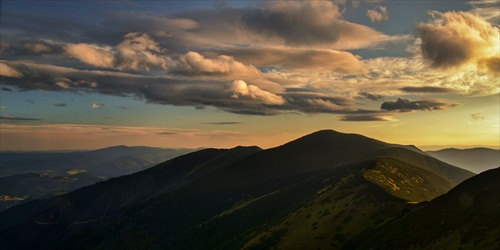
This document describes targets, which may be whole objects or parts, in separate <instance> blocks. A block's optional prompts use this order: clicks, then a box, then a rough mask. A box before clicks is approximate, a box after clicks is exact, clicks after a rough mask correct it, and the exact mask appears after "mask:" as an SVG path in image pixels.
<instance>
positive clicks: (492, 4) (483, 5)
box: [468, 0, 500, 26]
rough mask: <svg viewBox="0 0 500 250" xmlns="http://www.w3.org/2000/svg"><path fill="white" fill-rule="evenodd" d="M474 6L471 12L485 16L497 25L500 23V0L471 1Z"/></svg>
mask: <svg viewBox="0 0 500 250" xmlns="http://www.w3.org/2000/svg"><path fill="white" fill-rule="evenodd" d="M468 4H470V5H471V6H472V7H473V8H472V10H470V11H469V12H470V13H473V14H474V15H479V16H481V17H483V18H484V19H485V20H486V21H489V22H491V23H493V24H495V25H497V26H498V25H499V23H500V12H499V11H498V4H500V1H499V0H476V1H469V2H468Z"/></svg>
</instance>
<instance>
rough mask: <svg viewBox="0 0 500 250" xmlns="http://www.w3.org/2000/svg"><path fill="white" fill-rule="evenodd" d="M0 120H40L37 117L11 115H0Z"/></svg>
mask: <svg viewBox="0 0 500 250" xmlns="http://www.w3.org/2000/svg"><path fill="white" fill-rule="evenodd" d="M0 120H6V121H40V120H41V119H38V118H26V117H16V116H11V115H0Z"/></svg>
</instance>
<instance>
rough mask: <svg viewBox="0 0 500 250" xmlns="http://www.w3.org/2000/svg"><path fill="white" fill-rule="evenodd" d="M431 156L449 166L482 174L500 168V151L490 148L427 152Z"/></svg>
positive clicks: (448, 149)
mask: <svg viewBox="0 0 500 250" xmlns="http://www.w3.org/2000/svg"><path fill="white" fill-rule="evenodd" d="M427 153H429V154H430V155H432V156H434V157H436V158H438V159H439V160H442V161H444V162H446V163H448V164H451V165H454V166H457V167H459V168H463V169H467V170H470V171H472V172H475V173H481V172H483V171H486V170H488V169H492V168H498V167H500V150H496V149H490V148H469V149H456V148H447V149H442V150H437V151H427Z"/></svg>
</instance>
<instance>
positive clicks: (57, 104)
mask: <svg viewBox="0 0 500 250" xmlns="http://www.w3.org/2000/svg"><path fill="white" fill-rule="evenodd" d="M67 105H68V104H67V103H56V104H54V106H56V107H61V108H64V107H66V106H67Z"/></svg>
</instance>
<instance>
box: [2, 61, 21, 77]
mask: <svg viewBox="0 0 500 250" xmlns="http://www.w3.org/2000/svg"><path fill="white" fill-rule="evenodd" d="M0 76H2V77H3V76H5V77H12V78H21V77H22V76H23V74H21V73H19V72H18V71H16V70H15V69H13V68H11V67H10V66H9V65H7V64H5V63H2V62H0Z"/></svg>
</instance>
